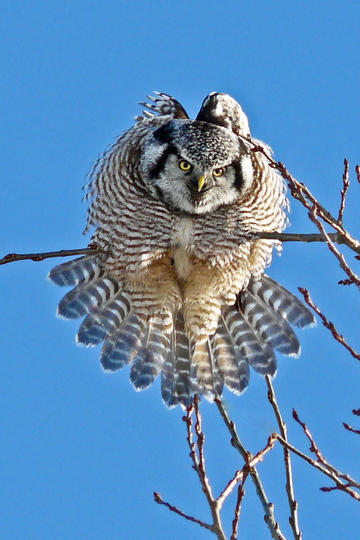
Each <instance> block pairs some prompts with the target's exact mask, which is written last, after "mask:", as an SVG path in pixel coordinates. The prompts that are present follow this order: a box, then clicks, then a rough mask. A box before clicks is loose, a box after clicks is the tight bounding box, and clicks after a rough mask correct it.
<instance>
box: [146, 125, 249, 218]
mask: <svg viewBox="0 0 360 540" xmlns="http://www.w3.org/2000/svg"><path fill="white" fill-rule="evenodd" d="M144 166H145V169H146V172H145V176H146V178H147V183H148V185H149V187H150V189H151V192H152V194H155V195H156V197H157V198H159V199H161V200H162V201H163V202H164V204H165V205H166V206H167V207H168V209H169V210H170V211H176V212H180V213H185V214H205V213H207V212H211V211H214V210H216V209H217V208H219V207H221V206H226V205H230V204H232V203H234V202H235V201H236V200H237V199H238V197H239V196H240V194H242V193H244V191H246V190H247V189H248V188H249V187H250V186H251V183H252V179H253V170H252V164H251V159H250V156H249V155H248V153H247V152H246V149H245V147H243V146H242V144H241V142H240V141H239V139H238V137H236V136H234V134H233V133H232V132H231V131H230V130H228V129H226V128H223V127H219V126H215V125H212V124H209V123H206V122H202V121H192V120H172V121H170V122H168V123H167V124H165V125H163V126H162V127H160V128H159V129H157V130H156V131H155V132H154V133H153V136H152V139H151V141H150V143H149V145H148V146H147V148H146V151H145V159H144Z"/></svg>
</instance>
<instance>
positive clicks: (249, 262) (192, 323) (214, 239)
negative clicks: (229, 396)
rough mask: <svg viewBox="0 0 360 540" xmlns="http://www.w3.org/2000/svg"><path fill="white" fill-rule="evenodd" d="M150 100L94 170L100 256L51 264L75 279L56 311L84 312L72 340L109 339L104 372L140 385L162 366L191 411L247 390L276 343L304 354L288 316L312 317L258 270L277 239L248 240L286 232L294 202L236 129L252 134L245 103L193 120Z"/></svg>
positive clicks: (218, 106)
mask: <svg viewBox="0 0 360 540" xmlns="http://www.w3.org/2000/svg"><path fill="white" fill-rule="evenodd" d="M151 99H152V103H148V104H145V105H146V107H147V108H148V109H150V111H151V112H146V111H145V112H144V117H138V118H137V121H136V123H135V125H134V126H133V127H132V128H131V129H130V130H129V131H127V132H126V133H125V134H124V135H123V136H122V137H120V138H119V139H118V140H117V141H116V142H115V144H114V145H113V146H112V147H111V148H110V149H109V150H108V151H107V152H105V154H104V155H103V156H102V157H101V158H100V159H99V160H98V161H97V163H96V164H95V166H94V169H93V172H92V177H91V182H90V184H89V186H88V195H87V197H88V199H89V201H90V206H89V217H88V226H87V228H90V227H92V226H95V227H96V230H95V232H94V234H93V237H92V239H91V244H96V245H97V246H98V247H99V249H100V250H101V251H102V253H101V255H97V256H85V257H81V258H79V259H75V260H73V261H69V262H66V263H64V264H62V265H59V266H56V267H55V268H54V269H53V270H52V271H51V272H50V279H51V280H52V281H54V282H55V283H56V284H58V285H67V286H74V288H73V289H72V290H71V291H70V292H69V293H68V294H67V295H66V296H65V297H64V298H63V299H62V300H61V302H60V304H59V308H58V313H59V315H60V316H63V317H65V318H76V317H82V316H85V318H84V320H83V322H82V324H81V326H80V329H79V332H78V334H77V341H78V342H79V343H81V344H84V345H87V346H93V345H97V344H99V343H101V342H104V344H103V347H102V351H101V363H102V365H103V367H104V369H105V370H110V371H115V370H118V369H121V368H122V367H123V366H124V365H125V364H129V365H130V379H131V381H132V383H133V384H134V386H135V388H137V389H143V388H147V387H148V386H149V385H151V384H152V382H153V381H154V380H155V379H156V377H157V376H158V375H160V374H161V389H162V397H163V399H164V401H165V403H167V404H168V405H169V406H175V405H177V404H178V403H180V404H181V405H183V406H187V405H188V404H189V403H190V401H191V398H192V396H193V395H194V394H195V393H201V394H204V395H205V396H206V397H207V398H209V399H212V398H213V397H214V396H215V395H221V393H222V390H223V386H224V385H225V386H227V387H228V388H229V389H230V390H232V391H233V392H235V393H237V394H239V393H241V392H242V391H243V390H244V389H245V388H246V386H247V385H248V382H249V365H250V366H252V367H253V368H254V369H255V370H256V371H258V372H259V373H262V374H266V373H268V374H270V375H274V374H275V372H276V358H275V355H274V349H277V350H279V351H280V352H281V353H283V354H287V355H293V356H297V355H298V354H299V352H300V345H299V342H298V341H297V338H296V336H295V334H294V332H293V331H292V329H291V328H290V326H289V323H290V324H293V325H295V326H298V327H301V328H302V327H304V326H307V325H310V324H312V323H313V322H314V319H313V316H312V315H311V314H310V312H309V311H308V310H307V308H306V307H305V306H303V304H302V303H301V302H300V301H299V300H298V299H297V298H296V297H294V296H293V295H292V294H291V293H289V292H288V291H286V290H285V289H283V288H282V287H281V286H280V285H279V284H277V283H276V282H274V281H272V280H271V279H270V278H269V277H268V276H265V275H264V270H265V267H266V265H268V264H269V263H270V262H271V256H272V250H273V247H274V245H275V246H276V247H278V245H277V244H276V242H275V241H272V240H262V239H261V240H259V239H258V240H251V241H249V240H244V236H243V235H244V233H247V234H249V233H250V234H251V232H254V231H255V232H257V231H282V230H283V229H284V227H285V225H286V222H287V217H286V210H287V207H288V201H287V198H286V194H285V187H284V183H283V181H282V179H281V177H280V176H279V175H278V174H277V173H276V171H275V170H274V169H272V168H270V167H269V165H268V163H267V161H266V159H265V158H264V156H263V155H262V154H260V153H254V152H251V151H250V145H249V143H247V142H246V141H244V139H243V138H241V137H239V135H245V136H248V135H249V126H248V122H247V118H246V116H245V114H244V113H243V111H242V109H241V107H240V105H238V104H237V102H236V101H235V100H233V99H232V98H231V97H230V96H227V95H225V94H210V96H208V97H207V98H206V99H205V100H204V103H203V105H202V108H201V110H200V112H199V115H198V117H197V119H196V120H195V121H192V120H190V119H188V117H187V114H186V112H185V110H184V109H183V107H182V106H181V105H180V104H179V103H178V102H177V101H176V100H174V99H173V98H171V97H170V96H167V95H166V94H157V95H156V97H153V98H151ZM261 144H262V145H263V143H261ZM263 146H264V145H263ZM268 150H269V149H268Z"/></svg>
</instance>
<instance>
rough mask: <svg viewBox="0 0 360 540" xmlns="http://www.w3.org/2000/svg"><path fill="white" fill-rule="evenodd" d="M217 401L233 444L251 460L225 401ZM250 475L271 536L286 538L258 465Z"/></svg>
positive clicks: (278, 538)
mask: <svg viewBox="0 0 360 540" xmlns="http://www.w3.org/2000/svg"><path fill="white" fill-rule="evenodd" d="M215 403H216V405H217V408H218V410H219V412H220V414H221V417H222V419H223V420H224V423H225V425H226V427H227V429H228V431H229V433H230V435H231V444H232V445H233V446H234V448H236V449H237V450H238V452H240V454H241V455H242V457H243V458H244V460H245V462H249V461H250V460H251V458H252V457H253V456H252V454H251V452H249V451H248V450H246V448H245V447H244V445H243V444H242V442H241V441H240V438H239V436H238V434H237V430H236V426H235V424H234V422H232V420H230V417H229V415H228V413H227V411H226V409H225V407H224V404H223V402H222V401H221V399H220V398H215ZM250 476H251V479H252V481H253V483H254V484H255V488H256V493H257V495H258V497H259V499H260V502H261V504H262V507H263V509H264V512H265V516H264V520H265V523H266V524H267V526H268V527H269V530H270V532H271V536H272V537H273V538H275V539H276V540H286V536H285V535H284V534H283V533H282V531H281V529H280V526H279V523H278V522H277V521H276V520H275V516H274V505H273V503H271V502H269V499H268V498H267V495H266V493H265V490H264V487H263V485H262V482H261V480H260V476H259V473H258V471H257V469H256V467H251V469H250Z"/></svg>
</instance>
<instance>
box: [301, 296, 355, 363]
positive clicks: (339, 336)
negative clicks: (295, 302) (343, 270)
mask: <svg viewBox="0 0 360 540" xmlns="http://www.w3.org/2000/svg"><path fill="white" fill-rule="evenodd" d="M298 289H299V291H300V292H301V294H302V295H303V296H304V300H305V302H306V303H307V304H308V306H310V307H311V308H312V309H313V310H314V311H315V313H317V314H318V315H319V317H320V319H321V321H322V323H323V325H324V326H325V328H327V329H328V330H330V332H331V333H332V335H333V337H334V339H336V341H338V342H339V343H340V344H341V345H342V346H343V347H345V349H347V350H348V351H349V352H350V354H351V355H352V356H353V357H354V358H356V359H357V360H360V354H359V353H357V352H356V351H355V350H354V349H353V348H352V347H351V346H350V345H349V344H348V343H347V342H346V340H345V338H344V336H343V335H342V334H339V332H338V331H337V329H336V326H335V325H334V323H332V322H331V321H329V320H328V319H327V318H326V317H325V315H324V314H323V313H322V312H321V310H320V308H319V307H318V306H317V305H316V304H315V303H314V302H313V300H312V299H311V296H310V293H309V291H308V290H307V289H303V288H302V287H298Z"/></svg>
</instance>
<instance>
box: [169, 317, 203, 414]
mask: <svg viewBox="0 0 360 540" xmlns="http://www.w3.org/2000/svg"><path fill="white" fill-rule="evenodd" d="M190 357H191V351H190V343H189V339H188V337H187V335H186V333H185V325H184V318H183V316H182V313H181V312H179V313H178V314H177V316H176V319H175V323H174V328H173V332H172V335H171V348H170V351H169V353H168V356H167V358H166V362H165V363H164V366H163V369H162V372H161V395H162V398H163V400H164V402H165V403H166V405H167V406H168V407H175V406H176V405H178V403H180V404H181V405H182V406H183V407H185V408H186V407H189V406H190V404H191V400H192V397H193V395H194V394H196V393H197V392H199V393H200V388H199V386H198V385H197V382H196V381H195V380H194V379H193V378H192V377H191V376H190Z"/></svg>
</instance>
